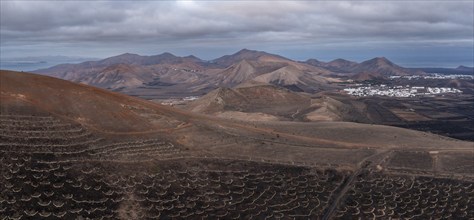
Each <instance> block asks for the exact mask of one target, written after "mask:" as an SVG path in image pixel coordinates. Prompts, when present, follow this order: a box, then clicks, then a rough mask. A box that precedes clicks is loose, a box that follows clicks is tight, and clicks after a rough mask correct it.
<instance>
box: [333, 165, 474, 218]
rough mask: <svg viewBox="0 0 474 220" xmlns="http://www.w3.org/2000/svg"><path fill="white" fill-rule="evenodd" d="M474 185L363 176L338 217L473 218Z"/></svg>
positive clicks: (351, 191)
mask: <svg viewBox="0 0 474 220" xmlns="http://www.w3.org/2000/svg"><path fill="white" fill-rule="evenodd" d="M473 216H474V184H473V183H472V182H469V181H457V180H451V179H442V178H432V177H408V176H386V175H380V174H365V175H362V176H360V177H359V178H358V179H357V181H356V183H355V184H354V186H353V187H352V188H351V189H350V190H349V191H348V192H347V194H346V199H345V201H344V202H343V203H342V204H341V206H340V208H339V209H338V210H337V212H336V214H335V217H336V218H342V219H373V218H377V219H472V217H473Z"/></svg>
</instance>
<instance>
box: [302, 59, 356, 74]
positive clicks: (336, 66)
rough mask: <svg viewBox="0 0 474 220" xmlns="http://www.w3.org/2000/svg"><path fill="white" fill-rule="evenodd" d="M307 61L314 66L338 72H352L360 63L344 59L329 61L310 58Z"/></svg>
mask: <svg viewBox="0 0 474 220" xmlns="http://www.w3.org/2000/svg"><path fill="white" fill-rule="evenodd" d="M306 63H308V64H310V65H313V66H318V67H323V68H326V69H328V70H330V71H333V72H338V73H347V72H351V70H352V69H353V68H355V67H356V66H357V65H358V63H356V62H352V61H349V60H344V59H335V60H333V61H330V62H327V63H326V62H322V61H319V60H316V59H309V60H307V61H306Z"/></svg>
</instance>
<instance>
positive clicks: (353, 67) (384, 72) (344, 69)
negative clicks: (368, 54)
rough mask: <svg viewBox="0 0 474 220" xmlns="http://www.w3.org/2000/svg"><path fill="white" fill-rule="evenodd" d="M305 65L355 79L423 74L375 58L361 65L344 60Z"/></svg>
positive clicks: (383, 59) (380, 58)
mask: <svg viewBox="0 0 474 220" xmlns="http://www.w3.org/2000/svg"><path fill="white" fill-rule="evenodd" d="M305 63H307V64H310V65H314V66H318V67H322V68H326V69H328V70H330V71H333V72H335V73H340V74H342V75H357V74H361V75H359V76H355V78H356V79H357V78H363V77H369V78H372V77H379V76H382V77H387V76H392V75H394V76H403V75H410V74H423V73H424V72H423V71H420V70H413V69H409V68H404V67H401V66H398V65H396V64H395V63H393V62H391V61H390V60H388V59H387V58H385V57H376V58H373V59H370V60H367V61H364V62H362V63H356V62H352V61H348V60H344V59H336V60H333V61H331V62H328V63H325V62H321V61H318V60H315V59H309V60H307V61H306V62H305Z"/></svg>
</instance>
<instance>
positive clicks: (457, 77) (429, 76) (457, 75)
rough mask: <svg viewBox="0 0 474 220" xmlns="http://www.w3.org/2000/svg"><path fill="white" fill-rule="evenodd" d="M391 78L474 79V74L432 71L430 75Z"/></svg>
mask: <svg viewBox="0 0 474 220" xmlns="http://www.w3.org/2000/svg"><path fill="white" fill-rule="evenodd" d="M390 79H408V80H412V79H474V75H460V74H453V75H445V74H438V73H432V74H429V75H408V76H390Z"/></svg>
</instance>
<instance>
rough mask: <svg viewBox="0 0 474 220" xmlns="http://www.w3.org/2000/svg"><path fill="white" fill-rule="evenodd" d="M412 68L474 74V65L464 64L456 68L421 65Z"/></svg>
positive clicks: (425, 70) (436, 71) (432, 71)
mask: <svg viewBox="0 0 474 220" xmlns="http://www.w3.org/2000/svg"><path fill="white" fill-rule="evenodd" d="M412 69H413V70H421V71H424V72H427V73H439V74H467V75H474V67H467V66H462V65H461V66H458V67H456V68H436V67H421V68H412Z"/></svg>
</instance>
